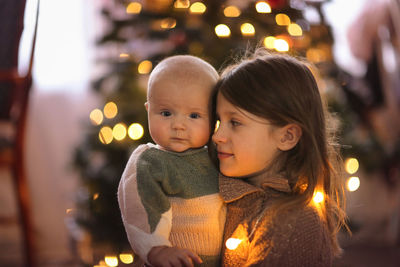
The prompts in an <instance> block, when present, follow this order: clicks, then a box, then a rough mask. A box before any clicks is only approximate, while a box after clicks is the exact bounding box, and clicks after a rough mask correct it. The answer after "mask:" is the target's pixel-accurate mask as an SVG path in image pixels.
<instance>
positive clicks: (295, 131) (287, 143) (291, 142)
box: [278, 123, 303, 151]
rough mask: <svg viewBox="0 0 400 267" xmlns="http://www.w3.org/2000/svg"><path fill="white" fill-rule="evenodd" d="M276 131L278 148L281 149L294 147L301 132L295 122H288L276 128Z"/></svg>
mask: <svg viewBox="0 0 400 267" xmlns="http://www.w3.org/2000/svg"><path fill="white" fill-rule="evenodd" d="M278 131H279V139H278V148H279V149H280V150H282V151H287V150H290V149H292V148H293V147H295V146H296V145H297V143H298V142H299V140H300V137H301V135H302V133H303V132H302V130H301V127H300V126H299V125H297V124H295V123H290V124H288V125H286V126H284V127H282V128H280V129H278Z"/></svg>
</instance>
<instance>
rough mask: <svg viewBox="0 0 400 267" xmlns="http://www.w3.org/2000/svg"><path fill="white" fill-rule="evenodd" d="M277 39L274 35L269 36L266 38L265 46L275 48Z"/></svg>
mask: <svg viewBox="0 0 400 267" xmlns="http://www.w3.org/2000/svg"><path fill="white" fill-rule="evenodd" d="M275 40H276V38H275V37H274V36H267V37H265V38H264V46H265V47H266V48H268V49H274V48H275Z"/></svg>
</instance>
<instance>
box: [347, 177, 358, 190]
mask: <svg viewBox="0 0 400 267" xmlns="http://www.w3.org/2000/svg"><path fill="white" fill-rule="evenodd" d="M346 185H347V190H349V191H350V192H354V191H356V190H357V189H358V188H359V187H360V178H358V177H356V176H352V177H350V178H349V179H347V183H346Z"/></svg>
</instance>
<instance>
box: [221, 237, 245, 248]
mask: <svg viewBox="0 0 400 267" xmlns="http://www.w3.org/2000/svg"><path fill="white" fill-rule="evenodd" d="M240 243H242V240H241V239H238V238H232V237H231V238H229V239H228V240H226V243H225V245H226V248H227V249H229V250H234V249H236V248H237V247H238V246H239V244H240Z"/></svg>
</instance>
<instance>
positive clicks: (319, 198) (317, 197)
mask: <svg viewBox="0 0 400 267" xmlns="http://www.w3.org/2000/svg"><path fill="white" fill-rule="evenodd" d="M313 201H314V203H317V204H318V203H321V202H322V201H324V193H322V192H320V191H316V192H315V193H314V196H313Z"/></svg>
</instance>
